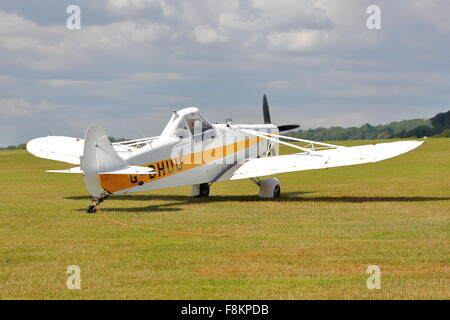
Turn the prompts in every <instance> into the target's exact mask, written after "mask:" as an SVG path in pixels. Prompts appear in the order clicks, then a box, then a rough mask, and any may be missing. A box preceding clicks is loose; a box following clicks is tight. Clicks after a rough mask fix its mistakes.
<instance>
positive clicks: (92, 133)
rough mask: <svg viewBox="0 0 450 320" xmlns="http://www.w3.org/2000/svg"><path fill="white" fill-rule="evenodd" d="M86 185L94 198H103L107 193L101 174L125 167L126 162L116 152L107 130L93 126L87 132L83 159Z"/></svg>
mask: <svg viewBox="0 0 450 320" xmlns="http://www.w3.org/2000/svg"><path fill="white" fill-rule="evenodd" d="M80 164H81V169H82V170H83V171H84V184H85V186H86V188H87V190H88V191H89V193H90V194H91V195H92V196H93V197H94V198H101V197H102V196H104V195H105V194H106V193H107V192H106V191H105V190H103V188H102V187H101V185H100V179H99V173H100V172H106V171H112V170H115V169H119V168H122V167H124V166H125V162H124V160H123V159H122V158H121V157H120V156H119V155H118V154H117V152H116V151H115V150H114V148H113V146H112V145H111V142H110V141H109V138H108V136H107V135H106V132H105V130H104V129H103V128H102V127H100V126H98V125H95V124H92V125H91V126H90V127H89V128H88V129H87V130H86V138H85V140H84V153H83V156H82V157H81V161H80Z"/></svg>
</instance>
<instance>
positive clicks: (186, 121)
mask: <svg viewBox="0 0 450 320" xmlns="http://www.w3.org/2000/svg"><path fill="white" fill-rule="evenodd" d="M210 130H213V127H212V126H211V124H210V123H209V122H208V121H207V120H206V119H205V118H204V117H203V116H201V115H200V113H199V111H198V109H197V108H192V107H191V108H185V109H181V110H179V111H174V112H173V115H172V118H171V119H170V120H169V123H168V124H167V125H166V127H165V128H164V130H163V132H162V134H161V136H165V137H171V138H173V137H176V138H187V137H190V136H193V137H194V136H198V135H202V136H203V135H204V133H205V132H207V131H210Z"/></svg>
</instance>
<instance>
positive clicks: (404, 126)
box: [288, 111, 450, 141]
mask: <svg viewBox="0 0 450 320" xmlns="http://www.w3.org/2000/svg"><path fill="white" fill-rule="evenodd" d="M288 135H289V136H292V137H296V138H301V139H306V140H316V141H337V140H369V139H399V138H424V137H441V138H450V111H447V112H444V113H439V114H437V115H436V116H434V117H433V118H431V119H413V120H404V121H398V122H391V123H389V124H385V125H377V126H372V125H370V124H369V123H366V124H364V125H362V126H361V127H349V128H342V127H331V128H322V127H321V128H316V129H307V130H298V131H292V132H289V133H288Z"/></svg>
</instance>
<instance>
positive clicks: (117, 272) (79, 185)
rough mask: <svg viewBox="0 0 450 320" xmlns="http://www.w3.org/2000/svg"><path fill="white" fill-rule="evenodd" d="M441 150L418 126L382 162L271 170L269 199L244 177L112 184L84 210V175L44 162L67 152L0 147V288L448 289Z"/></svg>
mask: <svg viewBox="0 0 450 320" xmlns="http://www.w3.org/2000/svg"><path fill="white" fill-rule="evenodd" d="M375 142H379V141H349V142H339V143H340V144H343V145H349V146H350V145H361V144H369V143H375ZM281 151H282V153H283V152H287V149H284V148H281ZM449 159H450V139H428V140H427V142H426V143H425V144H424V145H422V146H421V147H420V148H418V149H416V150H413V151H412V152H410V153H407V154H404V155H402V156H399V157H397V158H394V159H390V160H386V161H383V162H379V163H374V164H367V165H360V166H352V167H341V168H333V169H328V170H313V171H304V172H297V173H286V174H281V175H278V176H277V177H278V178H279V179H280V181H281V182H282V193H281V198H278V199H260V198H258V189H257V187H256V186H255V185H254V184H253V183H252V182H250V181H248V180H242V181H232V182H225V183H219V184H213V186H212V187H211V197H209V198H192V197H190V196H189V193H190V188H189V187H181V188H174V189H167V190H158V191H154V192H147V193H143V194H137V195H124V196H116V197H112V198H110V199H109V200H108V201H107V202H105V204H104V205H103V206H102V208H101V210H102V211H101V212H99V213H96V214H93V215H87V214H86V213H85V205H86V202H87V201H88V200H89V198H90V197H89V196H88V195H87V194H86V191H85V188H84V185H83V181H82V178H81V177H80V176H77V175H55V174H50V173H46V172H45V170H46V169H66V168H68V167H69V166H70V165H69V166H67V165H64V164H61V163H56V162H54V161H49V160H43V159H38V158H35V157H33V156H32V155H30V154H29V153H27V152H26V151H23V150H16V151H1V152H0V202H1V206H0V219H1V220H0V221H1V223H0V237H1V241H0V298H1V299H42V298H43V299H449V298H450V282H449V278H450V254H449V252H450V250H449V249H450V161H449ZM70 265H77V266H79V267H80V269H81V289H80V290H69V289H68V288H67V286H66V280H67V277H68V274H67V273H66V270H67V267H68V266H70ZM370 265H377V266H379V267H380V269H381V289H380V290H377V289H374V290H369V289H368V288H367V285H366V281H367V278H368V277H369V276H370V275H369V274H367V273H366V270H367V267H368V266H370Z"/></svg>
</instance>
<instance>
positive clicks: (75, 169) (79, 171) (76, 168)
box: [46, 167, 83, 173]
mask: <svg viewBox="0 0 450 320" xmlns="http://www.w3.org/2000/svg"><path fill="white" fill-rule="evenodd" d="M46 171H47V172H51V173H83V171H82V170H81V168H80V167H75V168H70V169H67V170H46Z"/></svg>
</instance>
